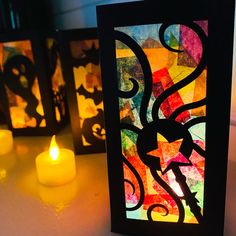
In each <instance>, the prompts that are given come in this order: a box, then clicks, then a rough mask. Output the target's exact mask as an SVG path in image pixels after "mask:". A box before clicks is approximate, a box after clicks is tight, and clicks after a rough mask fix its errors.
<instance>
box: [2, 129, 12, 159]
mask: <svg viewBox="0 0 236 236" xmlns="http://www.w3.org/2000/svg"><path fill="white" fill-rule="evenodd" d="M12 147H13V137H12V132H11V131H10V130H0V155H4V154H7V153H9V152H10V151H11V150H12Z"/></svg>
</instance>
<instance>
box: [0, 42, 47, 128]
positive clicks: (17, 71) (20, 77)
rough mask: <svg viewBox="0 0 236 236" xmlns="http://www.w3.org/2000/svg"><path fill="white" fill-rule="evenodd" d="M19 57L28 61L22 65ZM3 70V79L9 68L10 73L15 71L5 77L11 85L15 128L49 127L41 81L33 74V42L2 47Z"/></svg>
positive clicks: (10, 106) (12, 120)
mask: <svg viewBox="0 0 236 236" xmlns="http://www.w3.org/2000/svg"><path fill="white" fill-rule="evenodd" d="M18 56H24V58H25V60H23V61H22V58H21V61H19V60H15V58H17V57H18ZM18 58H19V57H18ZM14 60H15V61H14ZM9 61H11V62H9ZM13 61H14V62H13ZM9 63H10V64H9ZM12 63H13V64H12ZM0 66H1V70H2V71H3V77H4V75H6V73H7V72H6V67H7V68H8V71H9V69H11V68H10V67H12V70H11V71H10V72H8V73H7V75H6V77H4V79H6V80H8V81H9V84H10V86H9V85H8V86H7V85H6V86H5V89H6V92H7V96H8V101H9V109H10V117H11V122H12V127H13V128H26V127H45V126H46V120H45V118H44V109H43V106H42V101H41V94H40V89H39V84H38V78H37V75H36V74H35V72H33V71H35V69H34V58H33V52H32V48H31V42H30V41H28V40H24V41H15V42H5V43H0ZM17 81H19V82H17Z"/></svg>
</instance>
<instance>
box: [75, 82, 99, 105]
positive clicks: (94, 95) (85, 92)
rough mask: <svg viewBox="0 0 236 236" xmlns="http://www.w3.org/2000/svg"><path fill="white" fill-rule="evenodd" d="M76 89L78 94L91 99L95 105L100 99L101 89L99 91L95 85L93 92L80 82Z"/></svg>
mask: <svg viewBox="0 0 236 236" xmlns="http://www.w3.org/2000/svg"><path fill="white" fill-rule="evenodd" d="M76 91H77V92H78V93H79V95H83V96H84V97H85V98H91V99H93V100H94V103H95V105H98V104H99V103H100V102H101V101H102V91H99V90H98V89H97V87H96V86H94V91H93V93H91V92H89V91H88V90H86V89H85V88H84V86H83V84H81V85H80V86H79V88H78V89H77V90H76Z"/></svg>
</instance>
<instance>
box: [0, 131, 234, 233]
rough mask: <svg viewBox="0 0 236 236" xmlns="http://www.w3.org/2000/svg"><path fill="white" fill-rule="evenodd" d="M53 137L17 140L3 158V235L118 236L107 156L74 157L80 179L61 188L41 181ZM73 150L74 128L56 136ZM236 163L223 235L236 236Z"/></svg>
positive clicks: (230, 179)
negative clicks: (39, 163)
mask: <svg viewBox="0 0 236 236" xmlns="http://www.w3.org/2000/svg"><path fill="white" fill-rule="evenodd" d="M50 139H51V137H16V138H14V151H13V152H12V153H11V154H8V155H7V156H0V236H115V235H119V234H115V233H111V232H110V207H109V191H108V178H107V162H106V154H105V153H102V154H93V155H79V156H77V157H76V162H77V176H76V179H75V180H74V181H72V182H71V183H69V184H66V185H64V186H60V187H54V188H49V187H44V186H42V185H40V184H39V183H38V182H37V177H36V170H35V157H36V156H37V154H39V153H40V152H42V151H43V150H46V149H48V146H49V143H50ZM57 142H58V144H59V146H60V147H65V148H70V149H73V146H72V137H71V133H70V128H69V127H66V128H65V129H64V130H62V131H61V132H60V133H59V134H58V135H57ZM235 183H236V162H233V161H229V168H228V183H227V201H226V215H225V236H235V235H236V227H235V225H236V213H235V212H236V184H235Z"/></svg>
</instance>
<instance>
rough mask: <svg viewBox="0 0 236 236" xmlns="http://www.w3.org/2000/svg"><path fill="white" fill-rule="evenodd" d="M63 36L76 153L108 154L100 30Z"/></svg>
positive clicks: (63, 60)
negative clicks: (106, 150)
mask: <svg viewBox="0 0 236 236" xmlns="http://www.w3.org/2000/svg"><path fill="white" fill-rule="evenodd" d="M60 35H61V43H60V45H61V47H62V54H63V57H62V65H63V72H64V77H65V78H66V83H67V95H68V104H69V113H70V120H71V128H72V134H73V140H74V148H75V153H76V154H88V153H98V152H105V128H104V118H103V117H104V112H103V94H102V81H101V75H100V64H99V45H98V38H97V30H96V28H88V29H75V30H65V31H61V32H60Z"/></svg>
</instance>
